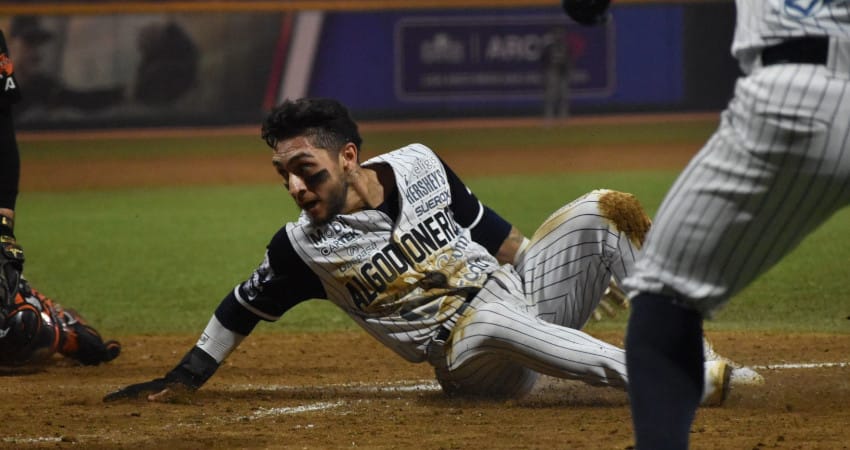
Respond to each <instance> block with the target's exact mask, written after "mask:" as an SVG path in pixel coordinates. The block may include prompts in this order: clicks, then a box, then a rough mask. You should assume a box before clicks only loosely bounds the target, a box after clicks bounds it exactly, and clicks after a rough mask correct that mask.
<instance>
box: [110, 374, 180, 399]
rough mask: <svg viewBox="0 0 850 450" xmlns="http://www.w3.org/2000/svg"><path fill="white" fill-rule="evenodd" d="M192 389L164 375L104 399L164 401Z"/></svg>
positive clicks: (111, 393)
mask: <svg viewBox="0 0 850 450" xmlns="http://www.w3.org/2000/svg"><path fill="white" fill-rule="evenodd" d="M192 390H193V389H191V388H190V387H189V386H186V385H185V384H183V383H180V382H179V381H174V380H169V379H168V378H167V377H163V378H157V379H155V380H151V381H146V382H144V383H136V384H131V385H129V386H126V387H123V388H121V389H118V390H117V391H114V392H110V393H108V394H106V395H105V396H104V397H103V401H104V402H113V401H116V400H134V399H139V398H145V399H146V400H148V401H151V402H164V401H168V400H170V399H171V398H173V397H174V396H175V395H178V394H185V393H187V392H190V391H192Z"/></svg>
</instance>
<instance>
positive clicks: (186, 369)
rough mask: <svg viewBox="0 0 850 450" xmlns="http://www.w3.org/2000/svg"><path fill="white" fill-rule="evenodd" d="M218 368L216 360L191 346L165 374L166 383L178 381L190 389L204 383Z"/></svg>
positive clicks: (194, 388)
mask: <svg viewBox="0 0 850 450" xmlns="http://www.w3.org/2000/svg"><path fill="white" fill-rule="evenodd" d="M216 370H218V361H216V360H215V358H213V357H212V356H210V355H209V354H208V353H207V352H205V351H203V350H201V349H200V348H198V347H192V350H189V353H186V356H184V357H183V359H182V360H181V361H180V363H179V364H177V367H175V368H173V369H171V371H170V372H168V374H166V375H165V381H166V382H168V383H173V382H176V383H180V384H183V385H185V386H187V387H189V388H190V389H192V390H196V389H198V388H200V387H201V386H203V385H204V383H206V382H207V380H209V379H210V377H211V376H213V374H214V373H215V371H216Z"/></svg>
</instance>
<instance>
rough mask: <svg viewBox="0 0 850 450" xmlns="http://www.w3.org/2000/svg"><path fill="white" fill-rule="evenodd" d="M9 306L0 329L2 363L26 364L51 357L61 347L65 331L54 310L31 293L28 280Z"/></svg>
mask: <svg viewBox="0 0 850 450" xmlns="http://www.w3.org/2000/svg"><path fill="white" fill-rule="evenodd" d="M21 284H22V285H23V286H20V287H21V288H20V289H19V290H18V292H17V293H16V295H15V299H14V301H13V302H12V304H11V305H8V306H7V309H6V310H5V311H3V315H5V322H6V324H5V326H4V328H3V329H0V364H2V365H23V364H28V363H35V362H40V361H44V360H46V359H48V358H49V357H50V356H51V355H53V354H54V353H56V350H57V349H58V348H59V342H60V339H61V335H62V331H61V326H60V324H59V321H58V320H57V318H56V316H55V314H53V311H51V310H50V309H49V308H46V307H45V305H44V304H43V303H42V302H41V301H40V300H39V299H38V298H36V297H33V296H32V293H31V292H30V291H29V288H28V286H27V285H26V282H25V281H23V280H21Z"/></svg>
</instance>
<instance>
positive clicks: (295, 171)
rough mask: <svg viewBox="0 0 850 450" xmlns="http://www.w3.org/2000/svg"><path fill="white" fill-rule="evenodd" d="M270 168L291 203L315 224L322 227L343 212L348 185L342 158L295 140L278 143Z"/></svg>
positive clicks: (300, 139) (304, 139)
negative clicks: (274, 171) (293, 202)
mask: <svg viewBox="0 0 850 450" xmlns="http://www.w3.org/2000/svg"><path fill="white" fill-rule="evenodd" d="M272 164H274V167H275V169H277V173H278V174H280V176H281V177H282V178H283V185H284V187H286V189H287V190H289V194H290V195H291V196H292V199H293V200H295V203H296V204H297V205H298V207H299V208H301V210H303V211H304V212H305V213H306V214H307V216H308V217H309V218H310V220H311V221H312V222H313V223H314V224H316V225H323V224H325V223H327V222H328V221H330V220H331V219H332V218H334V217H335V216H336V215H337V214H340V213H341V212H343V209H344V208H345V202H346V198H347V197H348V182H347V181H346V179H345V173H344V170H343V164H344V162H343V157H342V154H339V155H335V154H333V153H331V152H329V151H327V150H325V149H321V148H316V147H314V146H313V144H311V143H310V141H309V140H308V139H307V138H305V137H302V136H298V137H294V138H291V139H287V140H283V141H280V142H278V143H277V145H276V146H275V150H274V155H273V156H272Z"/></svg>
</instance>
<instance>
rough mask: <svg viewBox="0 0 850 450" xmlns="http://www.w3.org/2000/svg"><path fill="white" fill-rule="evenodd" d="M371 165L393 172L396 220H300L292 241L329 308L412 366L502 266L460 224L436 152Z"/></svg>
mask: <svg viewBox="0 0 850 450" xmlns="http://www.w3.org/2000/svg"><path fill="white" fill-rule="evenodd" d="M370 164H388V165H389V166H390V167H392V169H393V172H394V174H395V179H396V185H397V188H398V192H399V196H398V201H399V203H400V204H399V216H398V217H389V216H388V215H387V214H386V213H385V212H383V211H378V210H364V211H358V212H355V213H352V214H343V215H339V216H337V217H336V218H334V219H333V220H332V221H330V222H329V223H327V224H325V225H323V226H318V227H317V226H314V225H313V224H312V223H311V222H310V221H309V219H308V218H307V217H306V215H304V214H302V215H301V217H300V218H299V220H298V222H296V223H290V224H288V225H287V227H286V232H287V234H288V236H289V238H290V241H291V242H292V244H293V247H294V249H295V251H296V253H297V254H298V255H299V256H300V257H301V259H303V260H304V262H305V263H306V264H307V266H308V267H309V268H310V269H311V270H312V271H313V272H314V273H315V274H316V275H317V276H318V277H319V279H320V280H321V282H322V285H323V287H324V289H325V292H326V294H327V297H328V299H330V300H331V301H333V302H334V303H335V304H337V305H338V306H339V307H340V308H342V309H343V310H344V311H345V312H346V313H348V315H349V316H351V317H352V318H353V319H354V320H355V321H356V322H357V323H359V324H360V325H361V326H362V327H363V328H365V329H366V330H367V331H368V332H369V333H370V334H372V335H373V336H374V337H376V338H377V339H378V340H379V341H381V342H382V343H384V344H385V345H387V346H388V347H390V348H392V349H393V350H394V351H396V352H397V353H398V354H399V355H401V356H402V357H404V358H405V359H407V360H409V361H422V360H423V359H424V358H425V351H426V347H427V345H428V342H429V341H430V339H431V337H432V336H433V335H434V333H435V332H436V331H437V329H438V328H439V327H440V325H441V324H442V323H443V322H445V321H447V320H450V317H451V316H452V314H453V313H454V312H455V310H456V309H457V308H459V307H460V306H461V305H462V304H463V302H464V300H465V299H466V297H467V295H469V294H470V293H474V292H477V290H478V289H480V288H481V286H483V284H484V282H485V281H486V279H487V276H488V274H489V273H491V272H493V271H494V270H495V269H496V268H497V267H498V266H499V264H498V262H497V261H496V259H495V258H494V257H493V256H492V255H491V254H490V253H489V252H488V251H487V249H485V248H484V247H483V246H481V245H480V244H478V243H476V242H474V241H473V240H472V238H471V237H470V232H469V230H468V229H466V228H464V227H462V226H460V225H459V224H458V223H457V222H456V221H455V219H454V217H453V214H452V212H451V210H450V209H449V204H450V203H451V190H450V188H449V183H448V180H447V177H446V172H445V170H444V167H443V165H442V163H441V162H440V160H439V159H438V158H437V155H435V154H434V153H433V152H432V151H431V150H430V149H429V148H427V147H425V146H423V145H420V144H412V145H409V146H407V147H404V148H401V149H399V150H395V151H393V152H390V153H387V154H384V155H381V156H379V157H376V158H373V159H371V160H369V161H366V162H365V163H363V166H364V167H367V166H369V165H370Z"/></svg>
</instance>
